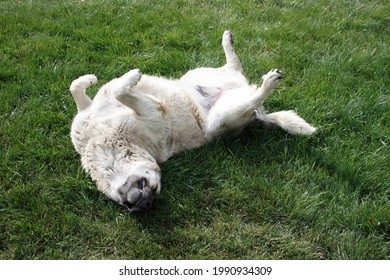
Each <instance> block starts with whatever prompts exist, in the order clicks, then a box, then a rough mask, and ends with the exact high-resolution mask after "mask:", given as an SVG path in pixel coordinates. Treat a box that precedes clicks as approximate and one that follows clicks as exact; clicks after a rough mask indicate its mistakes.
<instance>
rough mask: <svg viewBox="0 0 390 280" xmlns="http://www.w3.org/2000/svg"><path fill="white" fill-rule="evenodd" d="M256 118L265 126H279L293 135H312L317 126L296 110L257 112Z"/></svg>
mask: <svg viewBox="0 0 390 280" xmlns="http://www.w3.org/2000/svg"><path fill="white" fill-rule="evenodd" d="M256 119H257V120H258V121H260V122H261V123H262V124H264V125H265V126H278V127H280V128H282V129H283V130H285V131H287V132H288V133H290V134H293V135H311V134H313V133H314V132H315V131H316V128H315V127H313V126H311V125H310V124H308V123H307V122H306V121H305V120H304V119H302V118H301V117H300V116H298V114H297V113H296V112H294V111H292V110H291V111H280V112H275V113H271V114H264V113H263V112H256Z"/></svg>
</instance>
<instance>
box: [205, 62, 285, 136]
mask: <svg viewBox="0 0 390 280" xmlns="http://www.w3.org/2000/svg"><path fill="white" fill-rule="evenodd" d="M281 78H282V73H281V72H280V71H279V70H277V69H275V70H271V71H270V72H268V73H267V74H266V75H264V76H263V84H262V85H261V87H259V88H258V87H257V86H245V87H241V88H236V89H233V90H228V91H226V92H225V93H223V95H222V96H221V97H220V98H219V100H218V101H217V103H216V104H215V105H214V107H212V108H211V110H210V112H209V115H208V117H207V123H206V126H205V128H204V132H205V135H206V138H208V139H212V138H213V137H215V136H219V135H221V134H223V133H224V132H226V131H230V130H240V129H242V128H244V127H245V126H247V125H248V124H249V123H250V122H251V121H252V120H253V119H254V118H255V110H256V109H257V108H259V107H260V106H261V104H262V103H263V101H264V100H265V99H267V97H268V96H269V95H270V94H271V91H272V89H273V88H274V87H276V86H277V85H278V84H279V83H280V81H281Z"/></svg>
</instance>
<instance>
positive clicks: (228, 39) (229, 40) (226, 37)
mask: <svg viewBox="0 0 390 280" xmlns="http://www.w3.org/2000/svg"><path fill="white" fill-rule="evenodd" d="M232 45H233V33H232V32H231V31H230V30H226V31H225V32H224V33H223V36H222V46H226V47H227V46H232Z"/></svg>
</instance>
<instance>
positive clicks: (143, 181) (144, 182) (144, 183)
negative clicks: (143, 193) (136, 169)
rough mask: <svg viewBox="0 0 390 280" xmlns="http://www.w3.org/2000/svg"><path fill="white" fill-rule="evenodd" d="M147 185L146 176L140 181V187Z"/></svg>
mask: <svg viewBox="0 0 390 280" xmlns="http://www.w3.org/2000/svg"><path fill="white" fill-rule="evenodd" d="M146 185H147V181H146V179H145V178H142V179H141V180H139V181H138V188H140V189H141V190H142V189H143V188H145V187H146Z"/></svg>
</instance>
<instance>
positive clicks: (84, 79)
mask: <svg viewBox="0 0 390 280" xmlns="http://www.w3.org/2000/svg"><path fill="white" fill-rule="evenodd" d="M96 83H97V78H96V76H95V75H92V74H89V75H84V76H81V77H80V78H78V79H77V80H74V81H73V82H72V84H71V86H70V88H71V90H72V88H82V89H86V88H89V87H90V86H92V85H94V84H96Z"/></svg>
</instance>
